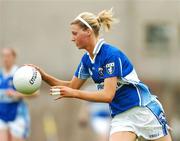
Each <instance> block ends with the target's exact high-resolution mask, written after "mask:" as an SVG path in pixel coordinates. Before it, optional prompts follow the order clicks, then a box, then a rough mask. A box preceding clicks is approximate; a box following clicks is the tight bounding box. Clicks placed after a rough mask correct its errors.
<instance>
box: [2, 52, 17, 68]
mask: <svg viewBox="0 0 180 141" xmlns="http://www.w3.org/2000/svg"><path fill="white" fill-rule="evenodd" d="M1 57H2V64H3V66H4V67H6V68H10V67H12V66H13V65H14V62H15V56H13V54H12V52H11V50H9V49H3V50H2V53H1Z"/></svg>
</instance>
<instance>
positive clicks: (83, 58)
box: [81, 52, 89, 63]
mask: <svg viewBox="0 0 180 141" xmlns="http://www.w3.org/2000/svg"><path fill="white" fill-rule="evenodd" d="M88 60H89V55H88V53H87V52H86V53H84V55H83V56H82V58H81V62H83V63H87V62H88Z"/></svg>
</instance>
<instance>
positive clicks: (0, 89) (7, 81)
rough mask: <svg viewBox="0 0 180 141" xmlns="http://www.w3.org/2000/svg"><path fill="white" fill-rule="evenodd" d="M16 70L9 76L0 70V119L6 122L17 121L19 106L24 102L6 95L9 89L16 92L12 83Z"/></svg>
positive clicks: (13, 69) (15, 67)
mask: <svg viewBox="0 0 180 141" xmlns="http://www.w3.org/2000/svg"><path fill="white" fill-rule="evenodd" d="M16 70H17V66H14V67H13V68H12V69H11V71H10V73H9V74H6V73H5V72H4V71H3V70H2V69H1V70H0V119H2V120H4V121H12V120H14V119H15V116H16V114H17V108H18V105H19V104H20V103H21V102H22V100H21V99H16V98H12V97H10V96H8V95H7V94H6V91H7V90H9V89H12V90H15V88H14V86H13V82H12V81H13V75H14V73H15V71H16Z"/></svg>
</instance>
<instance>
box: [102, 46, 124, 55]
mask: <svg viewBox="0 0 180 141" xmlns="http://www.w3.org/2000/svg"><path fill="white" fill-rule="evenodd" d="M102 52H103V55H104V57H105V58H109V57H120V58H124V57H125V56H126V55H125V54H124V53H123V51H121V50H120V48H119V47H117V46H114V45H112V44H108V43H105V44H103V46H102Z"/></svg>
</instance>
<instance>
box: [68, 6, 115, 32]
mask: <svg viewBox="0 0 180 141" xmlns="http://www.w3.org/2000/svg"><path fill="white" fill-rule="evenodd" d="M115 21H116V19H115V18H113V9H110V10H103V11H101V12H99V13H98V14H97V16H96V15H94V14H93V13H90V12H83V13H81V14H79V15H78V16H77V17H76V18H75V20H74V21H73V22H71V24H78V25H79V26H80V27H81V28H83V29H85V30H86V29H88V28H90V29H92V30H93V31H94V33H95V35H96V36H98V35H99V31H100V28H101V27H103V29H105V31H109V30H110V29H111V26H112V23H114V22H115Z"/></svg>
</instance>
